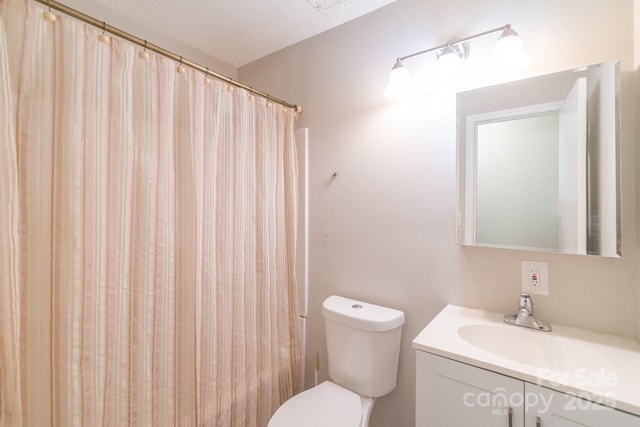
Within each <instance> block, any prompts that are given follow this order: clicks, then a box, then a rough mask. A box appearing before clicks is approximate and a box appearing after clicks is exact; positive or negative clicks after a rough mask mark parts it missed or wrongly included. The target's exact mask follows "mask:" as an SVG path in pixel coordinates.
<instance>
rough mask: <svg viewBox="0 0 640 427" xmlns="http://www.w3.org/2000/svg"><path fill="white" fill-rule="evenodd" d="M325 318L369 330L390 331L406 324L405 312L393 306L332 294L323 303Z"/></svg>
mask: <svg viewBox="0 0 640 427" xmlns="http://www.w3.org/2000/svg"><path fill="white" fill-rule="evenodd" d="M322 314H323V316H324V317H325V318H327V319H331V320H333V321H336V322H339V323H343V324H345V325H349V326H353V327H354V328H359V329H363V330H367V331H390V330H391V329H395V328H397V327H399V326H402V324H404V313H403V312H402V311H400V310H395V309H393V308H387V307H382V306H379V305H375V304H370V303H367V302H362V301H357V300H353V299H349V298H344V297H340V296H337V295H332V296H330V297H329V298H327V299H326V300H325V301H324V303H322Z"/></svg>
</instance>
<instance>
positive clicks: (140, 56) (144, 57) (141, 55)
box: [138, 40, 149, 59]
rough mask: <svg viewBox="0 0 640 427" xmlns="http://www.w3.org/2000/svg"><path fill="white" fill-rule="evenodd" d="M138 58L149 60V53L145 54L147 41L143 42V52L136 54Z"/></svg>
mask: <svg viewBox="0 0 640 427" xmlns="http://www.w3.org/2000/svg"><path fill="white" fill-rule="evenodd" d="M138 58H141V59H149V52H147V41H146V40H145V41H144V50H143V51H142V52H138Z"/></svg>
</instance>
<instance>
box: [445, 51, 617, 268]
mask: <svg viewBox="0 0 640 427" xmlns="http://www.w3.org/2000/svg"><path fill="white" fill-rule="evenodd" d="M619 87H620V84H619V62H618V61H611V62H605V63H602V64H596V65H590V66H587V67H582V68H579V69H573V70H567V71H563V72H559V73H554V74H548V75H544V76H538V77H534V78H530V79H525V80H519V81H515V82H510V83H505V84H501V85H497V86H491V87H485V88H480V89H474V90H470V91H467V92H460V93H458V94H457V96H456V114H457V138H458V212H457V215H458V218H457V227H458V229H457V240H458V243H460V244H463V245H471V246H485V247H497V248H509V249H523V250H533V251H544V252H553V253H569V254H586V255H599V256H607V257H620V256H621V255H622V254H621V250H620V197H619V188H620V186H619V181H620V173H619V163H620V159H619V153H620V152H619V145H620V144H619V139H620V137H619V134H620V131H619V128H620V126H619V123H620V107H619V105H620V104H619V98H620V97H619V92H620V89H619Z"/></svg>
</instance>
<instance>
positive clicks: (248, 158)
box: [0, 0, 301, 427]
mask: <svg viewBox="0 0 640 427" xmlns="http://www.w3.org/2000/svg"><path fill="white" fill-rule="evenodd" d="M44 10H46V8H42V7H40V6H39V5H37V4H35V3H32V2H30V1H25V0H0V138H1V139H0V156H1V157H0V203H1V205H0V215H1V216H0V322H1V324H0V426H2V427H5V426H64V427H68V426H85V427H89V426H90V427H94V426H106V427H114V426H153V427H159V426H242V427H244V426H265V425H266V423H267V421H268V419H269V417H270V415H271V414H272V413H273V411H274V410H275V409H276V408H277V407H278V406H279V405H280V403H281V402H283V401H284V400H285V399H286V398H288V397H290V396H291V395H292V394H294V393H295V392H297V391H298V390H297V389H298V387H299V384H300V375H301V372H300V363H301V361H300V357H301V356H300V355H301V348H300V337H299V334H300V331H299V330H298V328H299V326H298V317H297V314H296V295H295V276H294V265H295V241H296V238H295V233H296V216H297V211H296V209H297V208H296V203H297V200H296V197H297V188H296V186H297V182H296V179H297V165H296V156H295V145H294V136H293V127H294V122H295V118H296V117H295V112H294V111H291V110H287V109H285V108H283V107H282V106H280V105H276V104H272V103H270V102H267V101H266V100H264V99H263V98H261V97H255V96H253V95H251V94H250V93H248V92H247V91H244V90H241V89H237V88H236V89H233V88H232V87H230V86H228V85H227V84H226V83H224V82H221V81H217V80H213V81H210V82H207V81H205V79H204V76H203V75H202V74H201V73H199V72H197V71H195V70H191V69H187V71H186V72H184V73H180V72H178V71H177V65H178V64H176V63H175V62H174V61H172V60H170V59H168V58H165V57H161V56H156V55H150V57H148V58H146V59H145V58H144V56H143V55H139V53H140V51H141V50H142V48H139V47H137V46H134V45H132V44H129V43H127V42H124V41H121V40H118V39H112V40H111V41H110V42H103V41H100V40H99V37H98V36H100V35H101V33H102V31H101V30H98V29H95V28H93V27H90V26H87V25H85V24H83V23H80V22H78V21H75V20H73V19H72V18H69V17H65V16H62V15H61V14H57V20H56V21H55V22H49V21H47V20H45V19H43V11H44Z"/></svg>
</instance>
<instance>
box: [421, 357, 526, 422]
mask: <svg viewBox="0 0 640 427" xmlns="http://www.w3.org/2000/svg"><path fill="white" fill-rule="evenodd" d="M416 353H417V354H416V375H417V377H416V427H473V426H478V427H524V416H523V415H524V406H523V405H524V399H523V396H524V383H523V382H522V381H519V380H515V379H513V378H509V377H506V376H504V375H500V374H496V373H494V372H490V371H487V370H484V369H480V368H476V367H474V366H470V365H467V364H464V363H460V362H456V361H453V360H450V359H447V358H444V357H440V356H436V355H433V354H430V353H425V352H422V351H418V352H416Z"/></svg>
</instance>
